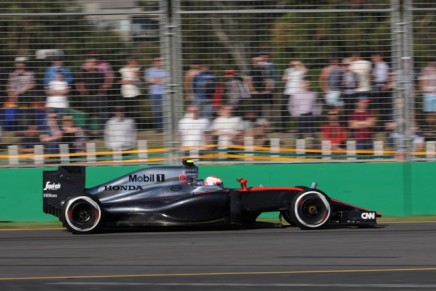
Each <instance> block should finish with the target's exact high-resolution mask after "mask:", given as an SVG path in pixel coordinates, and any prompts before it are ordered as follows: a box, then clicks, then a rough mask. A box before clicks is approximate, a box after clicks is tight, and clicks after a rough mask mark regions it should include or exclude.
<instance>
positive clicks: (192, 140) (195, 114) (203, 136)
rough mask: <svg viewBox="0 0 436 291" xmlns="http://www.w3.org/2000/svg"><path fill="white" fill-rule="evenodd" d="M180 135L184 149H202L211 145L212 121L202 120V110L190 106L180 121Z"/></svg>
mask: <svg viewBox="0 0 436 291" xmlns="http://www.w3.org/2000/svg"><path fill="white" fill-rule="evenodd" d="M179 134H180V141H181V144H182V147H183V148H185V147H187V148H191V147H201V146H203V145H205V144H207V143H210V136H209V134H210V121H209V119H207V118H200V108H199V107H198V106H194V105H192V106H189V107H188V111H187V113H186V115H185V117H184V118H182V119H180V121H179Z"/></svg>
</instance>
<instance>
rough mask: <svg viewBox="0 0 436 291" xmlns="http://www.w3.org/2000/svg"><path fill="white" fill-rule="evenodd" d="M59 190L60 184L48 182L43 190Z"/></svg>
mask: <svg viewBox="0 0 436 291" xmlns="http://www.w3.org/2000/svg"><path fill="white" fill-rule="evenodd" d="M59 189H61V184H60V183H50V181H47V183H45V188H44V191H45V190H59Z"/></svg>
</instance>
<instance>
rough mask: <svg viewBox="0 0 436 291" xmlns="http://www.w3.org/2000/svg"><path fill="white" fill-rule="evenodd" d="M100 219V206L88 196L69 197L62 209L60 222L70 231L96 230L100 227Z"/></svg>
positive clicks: (84, 231) (85, 231)
mask: <svg viewBox="0 0 436 291" xmlns="http://www.w3.org/2000/svg"><path fill="white" fill-rule="evenodd" d="M101 221H102V211H101V207H100V205H99V204H98V203H97V202H96V201H94V200H93V199H92V198H91V197H89V196H77V197H73V198H71V199H69V200H68V201H67V202H66V203H65V206H64V208H63V210H62V222H63V224H64V225H65V227H66V228H67V229H68V230H69V231H71V232H72V233H76V234H81V233H82V234H85V233H93V232H96V231H97V230H98V229H99V228H100V225H101Z"/></svg>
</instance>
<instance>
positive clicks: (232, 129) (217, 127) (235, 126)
mask: <svg viewBox="0 0 436 291" xmlns="http://www.w3.org/2000/svg"><path fill="white" fill-rule="evenodd" d="M232 110H233V108H232V106H229V105H225V106H223V107H221V109H220V112H219V117H217V118H216V119H215V120H214V121H213V122H212V134H213V136H214V138H215V139H216V140H217V143H218V145H220V146H227V145H231V144H235V143H237V141H238V139H239V137H240V135H241V134H242V130H243V127H242V122H241V118H240V117H237V116H233V112H232Z"/></svg>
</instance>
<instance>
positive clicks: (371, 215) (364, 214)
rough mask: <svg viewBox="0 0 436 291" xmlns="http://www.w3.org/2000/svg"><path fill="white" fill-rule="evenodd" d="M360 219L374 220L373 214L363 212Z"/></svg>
mask: <svg viewBox="0 0 436 291" xmlns="http://www.w3.org/2000/svg"><path fill="white" fill-rule="evenodd" d="M360 217H362V219H375V213H374V212H363V213H362V214H361V215H360Z"/></svg>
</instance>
